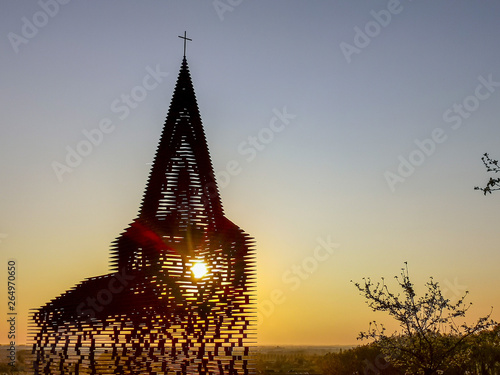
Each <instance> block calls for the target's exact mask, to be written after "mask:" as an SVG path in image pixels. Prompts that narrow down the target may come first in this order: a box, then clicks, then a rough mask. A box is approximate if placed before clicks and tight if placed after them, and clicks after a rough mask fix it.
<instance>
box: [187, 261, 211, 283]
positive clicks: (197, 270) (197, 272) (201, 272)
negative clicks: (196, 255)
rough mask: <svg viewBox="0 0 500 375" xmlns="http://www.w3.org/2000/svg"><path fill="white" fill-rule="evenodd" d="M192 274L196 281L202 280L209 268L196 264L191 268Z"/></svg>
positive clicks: (199, 263) (201, 263)
mask: <svg viewBox="0 0 500 375" xmlns="http://www.w3.org/2000/svg"><path fill="white" fill-rule="evenodd" d="M191 272H192V273H193V276H194V277H195V279H201V278H202V277H203V276H205V275H206V274H207V273H208V269H207V266H206V264H205V263H203V262H196V263H195V264H193V266H192V267H191Z"/></svg>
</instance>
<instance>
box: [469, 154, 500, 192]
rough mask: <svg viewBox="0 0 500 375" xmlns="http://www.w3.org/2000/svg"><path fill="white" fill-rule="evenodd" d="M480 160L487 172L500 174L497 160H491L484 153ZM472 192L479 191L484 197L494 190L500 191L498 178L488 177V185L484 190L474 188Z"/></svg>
mask: <svg viewBox="0 0 500 375" xmlns="http://www.w3.org/2000/svg"><path fill="white" fill-rule="evenodd" d="M481 160H482V161H483V164H484V166H485V167H486V171H487V172H494V173H498V172H500V167H499V166H498V160H494V159H491V158H490V156H489V155H488V153H485V154H484V155H483V157H482V158H481ZM474 190H481V191H482V192H483V194H484V195H486V194H487V193H490V194H491V192H493V191H495V190H500V178H493V177H490V179H489V181H488V183H487V184H486V186H485V187H484V188H482V187H479V186H476V187H474Z"/></svg>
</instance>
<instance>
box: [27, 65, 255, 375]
mask: <svg viewBox="0 0 500 375" xmlns="http://www.w3.org/2000/svg"><path fill="white" fill-rule="evenodd" d="M252 243H253V240H252V239H251V238H250V237H249V236H248V235H247V234H246V233H245V232H243V230H241V229H240V228H239V227H238V226H236V225H235V224H233V223H232V222H231V221H229V220H228V219H227V218H226V217H225V216H224V213H223V209H222V204H221V200H220V197H219V193H218V189H217V186H216V183H215V178H214V172H213V168H212V164H211V161H210V156H209V152H208V147H207V143H206V139H205V134H204V131H203V127H202V122H201V118H200V114H199V110H198V105H197V102H196V97H195V93H194V89H193V84H192V82H191V77H190V74H189V70H188V66H187V61H186V57H185V56H184V59H183V61H182V65H181V69H180V73H179V77H178V80H177V84H176V87H175V91H174V94H173V97H172V101H171V104H170V108H169V112H168V115H167V119H166V122H165V126H164V129H163V133H162V136H161V139H160V144H159V147H158V149H157V153H156V156H155V160H154V163H153V167H152V169H151V173H150V176H149V180H148V183H147V186H146V191H145V194H144V197H143V201H142V205H141V208H140V211H139V215H138V217H137V219H135V220H134V221H133V222H132V223H131V224H130V226H129V227H128V228H127V229H126V230H125V231H124V232H123V233H122V234H121V235H120V236H119V237H118V238H117V239H116V240H115V241H114V242H113V246H112V250H111V261H112V270H111V271H112V272H111V273H109V274H107V275H103V276H97V277H92V278H89V279H86V280H85V281H83V282H81V283H80V284H78V285H77V286H75V287H73V288H72V289H70V290H69V291H67V292H65V293H64V294H62V295H61V296H59V297H57V298H55V299H54V300H52V301H50V302H49V303H47V304H46V305H45V306H43V307H41V308H39V309H37V310H35V312H34V314H33V322H34V325H33V327H32V329H33V331H34V332H33V335H34V340H35V342H34V345H33V351H34V354H35V361H34V370H35V374H87V373H90V374H248V373H253V370H252V369H251V368H250V367H249V361H248V355H249V344H250V343H251V341H252V337H253V334H252V331H251V328H250V326H251V321H252V319H253V318H252V311H253V309H252V301H251V300H252V292H253V289H252V288H253V286H254V280H253V270H254V262H253V258H254V254H253V245H252ZM195 265H196V267H200V268H202V269H203V266H205V267H206V269H207V273H206V274H205V275H204V276H197V277H195V275H194V272H193V271H192V270H191V268H192V267H193V266H195Z"/></svg>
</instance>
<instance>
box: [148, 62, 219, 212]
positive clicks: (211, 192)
mask: <svg viewBox="0 0 500 375" xmlns="http://www.w3.org/2000/svg"><path fill="white" fill-rule="evenodd" d="M217 214H223V211H222V204H221V201H220V197H219V193H218V189H217V185H216V182H215V177H214V171H213V167H212V163H211V160H210V155H209V151H208V146H207V142H206V138H205V132H204V130H203V125H202V121H201V117H200V113H199V109H198V104H197V101H196V95H195V92H194V88H193V83H192V81H191V75H190V73H189V68H188V65H187V60H186V57H185V56H184V58H183V60H182V64H181V68H180V71H179V76H178V78H177V84H176V86H175V89H174V93H173V96H172V100H171V103H170V108H169V111H168V115H167V119H166V121H165V125H164V128H163V133H162V135H161V139H160V142H159V146H158V148H157V152H156V156H155V159H154V163H153V167H152V169H151V173H150V176H149V180H148V183H147V186H146V191H145V193H144V197H143V203H142V206H141V210H140V214H139V216H140V217H143V218H148V219H153V217H156V219H159V220H165V219H167V218H168V217H172V216H175V215H177V216H179V215H180V216H181V217H182V218H183V219H184V220H188V221H192V220H193V219H194V220H195V221H196V220H202V221H211V219H213V218H214V215H217Z"/></svg>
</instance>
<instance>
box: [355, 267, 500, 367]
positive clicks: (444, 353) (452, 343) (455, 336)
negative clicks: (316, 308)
mask: <svg viewBox="0 0 500 375" xmlns="http://www.w3.org/2000/svg"><path fill="white" fill-rule="evenodd" d="M395 279H396V280H397V282H398V284H399V286H400V287H401V289H402V294H400V293H398V294H394V293H392V292H391V291H390V290H389V288H388V287H387V285H386V284H385V281H384V279H383V278H382V280H381V281H380V282H377V283H373V282H372V281H371V279H370V278H364V279H363V283H361V284H360V283H354V285H355V286H356V288H357V289H358V290H359V291H360V293H361V295H363V296H364V297H365V298H366V303H367V304H368V306H369V307H370V308H371V309H372V310H373V311H383V312H387V313H388V314H389V315H390V316H392V317H393V318H394V319H396V321H397V322H398V323H399V325H400V327H401V332H394V333H393V334H390V335H389V334H387V333H386V329H385V327H384V326H383V325H382V324H378V323H377V322H375V321H374V322H371V323H370V326H369V329H368V331H366V332H361V333H360V335H359V339H374V340H375V342H376V343H377V345H378V346H379V347H380V348H381V350H382V353H383V354H384V355H385V358H386V360H387V361H388V362H390V363H392V364H393V365H394V366H395V367H397V368H400V369H402V370H404V371H406V372H407V373H412V374H425V375H429V374H437V373H438V372H439V373H440V372H441V371H444V370H446V369H450V368H453V367H456V366H460V365H461V364H462V363H464V362H465V361H467V357H468V352H469V351H468V346H469V343H468V338H469V337H470V336H472V335H474V334H475V333H477V332H480V331H483V330H486V329H488V328H490V327H492V326H493V325H495V324H496V323H495V322H494V321H493V320H491V319H490V316H491V312H490V313H489V314H488V315H486V316H485V317H482V318H480V319H478V321H477V322H476V323H474V324H472V325H469V324H467V323H465V322H461V323H460V322H458V320H463V318H464V317H465V314H466V312H467V310H468V309H469V308H470V306H471V305H472V304H471V303H469V304H466V303H465V298H466V297H467V295H468V292H465V294H464V295H463V296H462V297H461V298H460V299H459V300H458V302H456V303H452V302H451V301H450V300H449V299H447V298H445V297H444V296H443V294H442V291H441V289H440V286H439V284H438V283H437V282H435V281H434V280H433V278H432V277H431V278H430V280H429V281H428V282H427V283H426V284H425V286H426V287H427V291H426V293H425V294H424V295H423V296H421V297H419V298H418V299H417V296H416V293H415V290H414V287H413V284H412V282H411V281H410V277H409V273H408V265H407V263H406V262H405V267H404V268H402V270H401V275H400V276H396V277H395Z"/></svg>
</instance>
